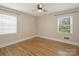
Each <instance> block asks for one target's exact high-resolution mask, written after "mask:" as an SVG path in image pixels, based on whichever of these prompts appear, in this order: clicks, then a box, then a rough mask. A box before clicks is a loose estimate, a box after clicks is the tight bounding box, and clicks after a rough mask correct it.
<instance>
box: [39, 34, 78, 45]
mask: <svg viewBox="0 0 79 59" xmlns="http://www.w3.org/2000/svg"><path fill="white" fill-rule="evenodd" d="M37 37H40V38H45V39H50V40H54V41H59V42H64V43H67V44H72V45H76V46H79V43H77V42H72V41H69V40H60V39H56V38H51V37H47V36H41V35H37Z"/></svg>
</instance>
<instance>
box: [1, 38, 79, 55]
mask: <svg viewBox="0 0 79 59" xmlns="http://www.w3.org/2000/svg"><path fill="white" fill-rule="evenodd" d="M62 49H76V51H75V52H76V54H75V55H76V56H78V55H79V46H74V45H71V44H66V43H62V42H58V41H53V40H48V39H44V38H39V37H36V38H33V39H29V40H26V41H23V42H20V43H17V44H13V45H10V46H7V47H3V48H0V56H57V55H61V54H59V53H58V52H59V51H62ZM64 52H66V51H64ZM73 52H74V50H73ZM73 52H72V53H73ZM67 53H69V52H67ZM75 55H74V56H75Z"/></svg>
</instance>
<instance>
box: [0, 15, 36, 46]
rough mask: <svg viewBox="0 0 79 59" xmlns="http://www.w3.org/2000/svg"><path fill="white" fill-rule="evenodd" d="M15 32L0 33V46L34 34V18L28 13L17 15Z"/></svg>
mask: <svg viewBox="0 0 79 59" xmlns="http://www.w3.org/2000/svg"><path fill="white" fill-rule="evenodd" d="M17 31H18V32H17V34H7V35H0V46H1V45H3V44H7V43H11V42H13V41H18V40H21V39H25V38H28V37H32V36H34V35H35V34H36V18H35V17H33V16H30V15H25V14H20V15H17Z"/></svg>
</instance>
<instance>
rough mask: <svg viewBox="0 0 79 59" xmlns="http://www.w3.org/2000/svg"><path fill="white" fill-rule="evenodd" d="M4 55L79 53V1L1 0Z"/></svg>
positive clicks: (0, 34)
mask: <svg viewBox="0 0 79 59" xmlns="http://www.w3.org/2000/svg"><path fill="white" fill-rule="evenodd" d="M0 56H79V3H0Z"/></svg>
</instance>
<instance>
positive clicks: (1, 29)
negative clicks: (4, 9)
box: [0, 14, 17, 35]
mask: <svg viewBox="0 0 79 59" xmlns="http://www.w3.org/2000/svg"><path fill="white" fill-rule="evenodd" d="M16 32H17V17H16V16H10V15H5V14H0V35H1V34H11V33H16Z"/></svg>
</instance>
